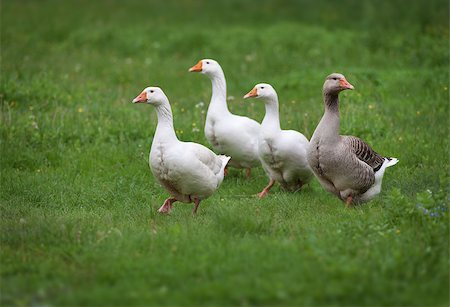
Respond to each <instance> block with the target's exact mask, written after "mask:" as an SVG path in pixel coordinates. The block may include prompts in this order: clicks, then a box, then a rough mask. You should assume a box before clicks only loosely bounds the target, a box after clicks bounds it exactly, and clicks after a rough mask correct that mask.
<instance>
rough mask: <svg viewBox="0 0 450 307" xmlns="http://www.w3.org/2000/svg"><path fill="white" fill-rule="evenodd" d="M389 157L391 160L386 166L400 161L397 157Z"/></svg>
mask: <svg viewBox="0 0 450 307" xmlns="http://www.w3.org/2000/svg"><path fill="white" fill-rule="evenodd" d="M386 159H387V158H386ZM389 159H391V160H390V161H389V162H388V163H386V167H389V166H394V165H395V164H397V163H398V159H397V158H389Z"/></svg>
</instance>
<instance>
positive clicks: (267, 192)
mask: <svg viewBox="0 0 450 307" xmlns="http://www.w3.org/2000/svg"><path fill="white" fill-rule="evenodd" d="M267 194H269V191H266V190H263V191H262V192H261V193H258V197H259V198H264V197H266V196H267Z"/></svg>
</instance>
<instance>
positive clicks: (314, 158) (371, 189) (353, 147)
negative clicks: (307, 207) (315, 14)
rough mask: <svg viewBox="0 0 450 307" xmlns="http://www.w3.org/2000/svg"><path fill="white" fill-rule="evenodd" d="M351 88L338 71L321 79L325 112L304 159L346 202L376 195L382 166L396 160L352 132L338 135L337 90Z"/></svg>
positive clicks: (324, 183) (330, 189)
mask: <svg viewBox="0 0 450 307" xmlns="http://www.w3.org/2000/svg"><path fill="white" fill-rule="evenodd" d="M353 89H354V87H353V85H351V84H350V83H349V82H348V81H347V79H346V78H345V77H344V76H343V75H342V74H339V73H333V74H331V75H329V76H328V77H327V78H326V79H325V83H324V85H323V100H324V105H325V113H324V115H323V117H322V119H321V120H320V122H319V125H318V126H317V128H316V130H315V131H314V134H313V136H312V138H311V141H310V147H309V150H308V163H309V165H310V167H311V169H312V170H313V172H314V174H315V176H316V177H317V179H318V180H319V182H320V184H321V185H322V187H324V188H325V190H327V191H329V192H331V193H333V194H335V195H336V196H337V197H338V198H340V199H341V200H342V201H344V202H345V203H346V205H347V206H350V205H352V204H360V203H363V202H367V201H369V200H371V199H373V198H374V197H375V196H377V195H378V194H379V193H380V191H381V182H382V179H383V175H384V172H385V170H386V168H387V167H390V166H393V165H395V164H397V162H398V160H397V159H396V158H387V157H383V156H381V155H380V154H378V153H376V152H375V151H374V150H373V149H372V148H371V147H370V146H369V145H367V144H366V143H365V142H364V141H363V140H361V139H359V138H357V137H355V136H349V135H342V136H341V135H339V123H340V120H339V93H340V92H341V91H343V90H353Z"/></svg>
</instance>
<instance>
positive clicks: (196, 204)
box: [192, 197, 200, 214]
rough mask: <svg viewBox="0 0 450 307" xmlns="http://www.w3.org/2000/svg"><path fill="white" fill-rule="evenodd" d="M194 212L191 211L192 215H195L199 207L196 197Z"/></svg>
mask: <svg viewBox="0 0 450 307" xmlns="http://www.w3.org/2000/svg"><path fill="white" fill-rule="evenodd" d="M194 204H195V206H194V210H192V214H196V213H197V209H198V205H200V199H198V198H197V197H196V198H194Z"/></svg>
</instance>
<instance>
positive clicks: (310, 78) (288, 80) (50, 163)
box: [0, 0, 449, 306]
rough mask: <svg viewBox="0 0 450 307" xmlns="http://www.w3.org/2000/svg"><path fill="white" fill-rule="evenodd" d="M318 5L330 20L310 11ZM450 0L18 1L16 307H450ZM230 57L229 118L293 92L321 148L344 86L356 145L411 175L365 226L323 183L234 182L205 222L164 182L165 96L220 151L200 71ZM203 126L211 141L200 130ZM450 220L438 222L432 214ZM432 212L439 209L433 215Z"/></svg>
mask: <svg viewBox="0 0 450 307" xmlns="http://www.w3.org/2000/svg"><path fill="white" fill-rule="evenodd" d="M313 3H314V4H313ZM448 11H449V10H448V2H447V1H432V2H430V1H412V2H408V3H406V2H404V1H377V2H374V3H373V4H371V3H368V2H367V3H366V2H364V1H361V3H353V1H350V0H348V1H347V0H342V1H339V2H325V1H322V2H320V3H315V2H311V3H310V2H306V1H300V2H297V1H287V0H284V1H279V2H275V1H273V2H272V1H258V2H256V1H255V2H250V1H249V2H246V1H237V0H235V1H228V2H224V3H216V2H213V1H207V2H206V1H205V2H195V1H188V0H183V1H164V2H161V1H154V2H148V3H142V2H141V1H129V2H128V1H127V2H126V4H125V3H122V2H118V1H117V2H116V1H108V0H102V1H95V2H94V1H73V2H72V1H64V2H60V1H39V2H37V1H36V2H33V1H3V2H2V8H1V56H2V61H1V84H0V95H1V96H0V98H1V100H2V102H1V125H0V134H1V152H0V156H1V159H0V163H1V164H0V166H1V193H0V206H1V222H0V231H1V232H0V233H1V237H0V242H1V250H0V260H1V265H0V272H1V273H0V274H1V284H0V290H1V292H0V303H1V305H2V306H6V305H19V306H22V305H130V304H131V305H195V306H196V305H316V306H317V305H319V306H330V305H366V306H378V305H385V306H399V305H403V306H405V305H408V306H424V305H427V306H448V304H449V242H448V238H449V237H448V235H449V226H448V224H449V219H448V195H447V190H448V184H449V181H448V176H447V175H448V170H449V169H448V114H449V109H448V101H449V91H448V86H449V74H448V67H449V54H448V46H449V31H448ZM205 57H210V58H214V59H217V60H218V61H219V62H220V63H221V64H222V67H223V68H224V71H225V75H226V76H227V81H228V95H232V96H234V97H236V99H235V100H233V101H231V102H230V103H229V106H230V109H231V110H232V111H233V112H235V113H238V114H246V115H249V116H251V117H253V118H255V119H257V120H261V119H262V117H263V114H264V109H263V106H262V104H260V103H259V101H257V100H255V101H251V102H243V100H242V99H240V97H242V96H243V95H244V94H245V93H247V92H248V91H249V90H250V89H251V88H252V87H253V85H255V84H256V83H259V82H269V83H271V84H272V85H274V87H275V88H276V89H277V91H278V94H279V98H280V104H281V110H280V114H281V119H282V126H283V128H285V129H297V130H299V131H301V132H303V133H304V134H305V135H306V136H307V137H311V135H312V133H313V131H314V128H315V126H316V125H317V123H318V121H319V119H320V117H321V115H322V112H323V107H322V98H321V86H322V83H323V80H324V78H325V76H326V75H328V74H329V73H331V72H334V71H338V72H342V73H344V74H345V75H346V77H347V79H348V80H349V81H350V82H351V83H352V84H353V85H354V86H355V88H356V90H355V91H352V92H348V93H344V94H343V95H342V102H341V119H342V124H341V130H342V133H343V134H353V135H357V136H359V137H361V138H363V139H365V140H366V141H367V142H369V143H370V144H371V145H372V146H373V147H374V148H375V149H376V150H377V151H379V152H381V153H383V154H385V155H390V156H395V157H397V158H399V159H400V163H399V164H398V165H396V166H395V167H393V168H389V169H388V170H387V172H386V175H385V179H384V182H383V187H384V188H383V191H382V193H381V195H380V196H379V197H378V198H377V199H376V200H374V201H372V202H371V203H369V204H367V205H365V206H362V207H360V208H357V209H354V210H348V209H345V208H344V206H343V204H342V203H341V202H340V201H339V200H337V199H336V198H334V197H333V196H332V195H330V194H327V193H326V192H324V190H323V189H322V188H321V187H320V186H319V184H318V183H317V181H313V182H312V183H311V184H310V185H309V186H308V187H306V188H305V189H304V191H302V192H300V193H297V194H288V193H285V192H283V191H281V190H280V189H279V188H278V187H276V188H274V189H273V192H272V193H271V194H270V196H269V197H268V198H267V199H264V200H258V199H257V198H255V197H254V195H255V194H256V193H257V192H259V191H260V190H261V189H262V188H263V187H264V185H265V184H266V183H267V178H266V177H265V175H264V173H263V171H262V170H261V169H259V170H255V171H254V172H253V176H252V178H251V179H250V180H246V179H245V178H244V176H243V174H241V173H240V172H238V171H231V174H230V176H229V177H227V178H226V180H225V181H224V183H223V184H222V186H221V188H220V189H219V191H218V192H217V193H216V194H215V195H213V196H212V197H211V198H209V199H208V200H206V201H204V202H203V203H202V204H201V205H200V209H199V214H198V215H197V216H195V217H193V216H192V215H191V210H192V205H186V204H180V203H176V204H175V207H174V210H173V212H172V214H171V215H170V216H161V215H158V214H157V213H156V210H157V209H158V207H159V206H160V205H161V204H162V202H163V201H164V199H165V198H166V197H167V193H166V192H165V191H164V190H163V189H162V188H161V187H160V186H159V185H158V184H157V183H156V182H155V180H154V178H153V176H152V175H151V173H150V170H149V167H148V152H149V149H150V144H151V141H152V136H153V133H154V130H155V127H156V116H155V114H154V110H153V108H152V107H150V106H146V105H132V104H131V103H130V101H131V99H132V98H134V97H135V96H136V95H137V94H139V93H140V91H141V90H142V89H143V88H144V87H146V86H149V85H159V86H161V87H162V88H163V89H164V91H165V92H166V94H167V95H168V97H169V99H170V101H171V103H172V108H173V111H174V117H175V126H176V129H177V133H178V136H179V137H180V139H182V140H192V141H196V142H199V143H202V144H205V145H207V144H206V140H205V138H204V136H203V132H202V131H203V125H204V121H205V114H204V111H205V110H206V106H205V107H203V108H201V107H200V108H196V107H195V105H196V104H198V102H200V101H203V102H206V104H207V102H209V98H210V82H209V80H207V78H206V77H204V76H199V75H197V74H189V73H188V72H187V69H188V68H189V67H191V66H192V65H194V64H195V63H196V62H197V61H198V60H199V59H201V58H205ZM193 128H200V131H196V129H193ZM439 206H445V208H447V209H446V210H445V209H444V210H445V211H444V212H441V213H440V215H439V217H433V216H430V214H424V210H425V209H427V210H431V211H432V210H435V209H436V208H437V207H439ZM432 212H434V211H432Z"/></svg>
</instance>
